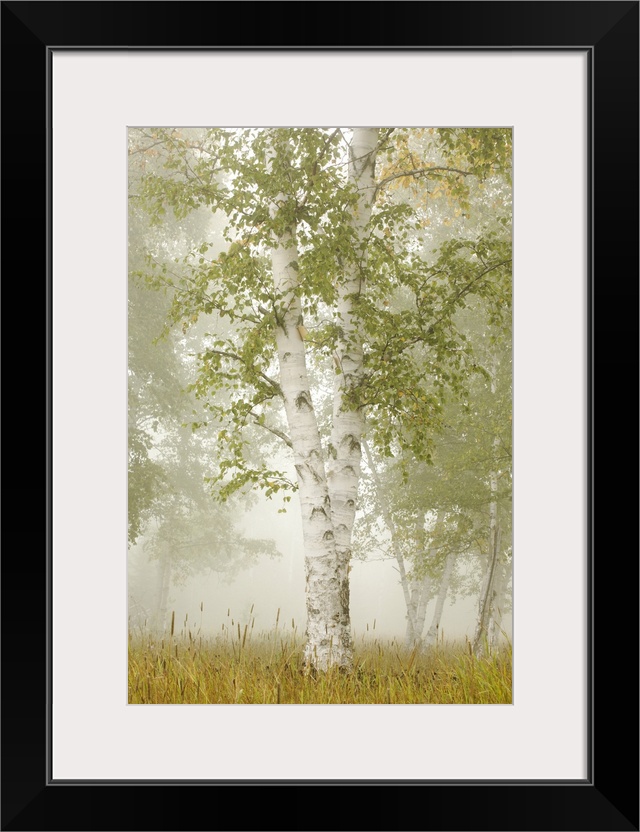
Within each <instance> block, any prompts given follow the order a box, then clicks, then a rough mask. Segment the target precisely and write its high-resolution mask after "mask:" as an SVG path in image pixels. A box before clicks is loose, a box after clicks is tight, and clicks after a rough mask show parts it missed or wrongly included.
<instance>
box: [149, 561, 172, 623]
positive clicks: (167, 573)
mask: <svg viewBox="0 0 640 832" xmlns="http://www.w3.org/2000/svg"><path fill="white" fill-rule="evenodd" d="M157 563H158V567H157V574H158V584H157V588H156V602H155V609H154V614H153V619H152V623H151V629H152V631H153V632H154V633H155V634H156V635H157V636H162V635H163V633H164V631H165V628H166V626H167V609H168V606H169V590H170V588H171V559H170V557H169V553H168V551H167V550H166V548H165V549H164V550H163V552H162V554H161V555H160V557H159V558H158V561H157Z"/></svg>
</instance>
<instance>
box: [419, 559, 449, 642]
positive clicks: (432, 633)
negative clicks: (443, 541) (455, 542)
mask: <svg viewBox="0 0 640 832" xmlns="http://www.w3.org/2000/svg"><path fill="white" fill-rule="evenodd" d="M455 560H456V556H455V555H454V554H453V552H449V554H448V555H447V560H446V561H445V565H444V571H443V573H442V578H441V580H440V587H439V588H438V597H437V599H436V606H435V609H434V611H433V618H432V619H431V624H430V626H429V629H428V631H427V635H426V636H425V639H424V645H425V647H431V646H432V645H434V644H435V643H436V641H437V640H438V632H439V629H440V619H441V618H442V610H443V609H444V602H445V601H446V598H447V593H448V592H449V584H450V583H451V575H452V574H453V567H454V564H455Z"/></svg>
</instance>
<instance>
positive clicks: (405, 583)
mask: <svg viewBox="0 0 640 832" xmlns="http://www.w3.org/2000/svg"><path fill="white" fill-rule="evenodd" d="M362 447H363V449H364V452H365V455H366V457H367V465H368V466H369V470H370V471H371V476H372V478H373V481H374V483H375V486H376V498H377V502H378V506H379V508H380V512H381V514H382V519H383V520H384V522H385V524H386V526H387V528H388V529H389V534H390V535H391V550H392V552H393V556H394V558H395V560H396V563H397V564H398V572H399V573H400V586H401V587H402V594H403V596H404V603H405V607H406V610H407V616H406V619H407V627H406V631H405V639H404V641H405V645H406V646H407V647H409V646H411V645H413V644H414V643H415V638H416V637H415V631H416V614H417V609H418V588H417V587H416V586H414V587H413V588H412V587H411V586H410V581H409V576H408V575H407V570H406V567H405V564H404V558H403V557H402V554H401V552H400V549H399V547H398V534H397V531H396V524H395V523H394V521H393V517H392V515H391V512H390V511H389V506H388V504H387V502H386V500H385V499H384V498H383V496H382V483H381V482H380V475H379V474H378V469H377V467H376V464H375V461H374V459H373V454H372V453H371V450H370V448H369V444H368V443H367V442H366V441H365V440H363V442H362Z"/></svg>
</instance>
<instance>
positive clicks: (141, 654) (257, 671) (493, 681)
mask: <svg viewBox="0 0 640 832" xmlns="http://www.w3.org/2000/svg"><path fill="white" fill-rule="evenodd" d="M291 624H292V626H291V629H290V631H289V632H288V633H287V632H286V631H283V630H281V629H280V630H278V629H275V630H272V631H269V632H263V633H254V632H253V628H250V626H249V625H248V624H245V625H243V626H241V625H240V624H239V623H237V625H236V623H235V622H234V626H233V628H223V634H222V635H220V636H219V637H215V638H211V637H210V638H205V637H203V636H200V635H196V636H194V635H193V634H192V633H191V631H190V630H188V629H187V630H186V633H185V631H184V630H183V631H182V632H181V633H180V634H179V635H169V634H167V636H166V637H165V638H164V639H162V640H159V641H158V640H154V639H152V638H151V637H150V636H149V635H145V634H144V633H140V634H138V635H137V636H134V635H133V634H131V635H130V637H129V703H130V704H142V705H148V704H154V705H155V704H162V705H167V704H176V705H182V704H187V705H189V704H192V705H195V704H200V705H223V704H246V705H276V704H281V705H304V704H324V705H326V704H329V705H330V704H340V705H346V704H354V705H366V704H374V705H375V704H392V705H393V704H395V705H399V704H414V705H425V704H427V705H428V704H445V705H449V704H451V705H453V704H460V705H464V704H467V705H468V704H475V705H480V704H486V705H494V704H502V705H504V704H511V702H512V661H511V658H512V655H511V647H510V645H505V646H504V647H503V648H501V649H499V650H498V651H496V652H494V653H493V655H490V656H486V657H483V658H476V657H475V656H474V655H473V654H472V652H471V650H470V646H469V644H468V643H466V644H465V643H450V644H449V643H444V642H443V641H442V640H441V641H440V642H439V643H438V644H437V645H436V646H434V647H432V648H430V649H429V650H427V651H425V652H424V653H421V652H418V651H417V650H413V651H409V650H407V649H405V648H403V647H402V646H401V645H400V644H398V642H397V641H396V640H395V639H393V640H387V641H385V640H383V639H378V638H373V637H371V634H368V637H365V636H362V637H361V638H360V639H357V640H356V642H355V644H354V656H355V661H354V670H353V672H352V673H344V672H343V671H340V670H339V669H332V670H329V671H328V672H326V673H319V674H312V673H307V672H305V670H304V667H303V658H302V648H303V639H302V638H301V637H300V636H299V635H298V632H297V627H296V625H295V622H293V621H292V622H291Z"/></svg>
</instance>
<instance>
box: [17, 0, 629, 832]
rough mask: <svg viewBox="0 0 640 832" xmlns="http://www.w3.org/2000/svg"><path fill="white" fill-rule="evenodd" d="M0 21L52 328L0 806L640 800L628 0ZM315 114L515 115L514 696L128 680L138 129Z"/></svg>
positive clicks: (418, 823)
mask: <svg viewBox="0 0 640 832" xmlns="http://www.w3.org/2000/svg"><path fill="white" fill-rule="evenodd" d="M338 12H339V14H338ZM2 24H3V27H2V31H3V34H2V45H3V50H4V70H5V81H4V83H3V111H4V118H5V125H9V127H8V128H5V130H6V133H7V134H8V135H10V132H9V131H11V133H13V132H14V130H15V131H17V132H18V134H19V136H20V144H19V145H17V143H16V149H15V151H14V148H13V145H12V143H10V141H9V139H5V154H4V166H3V173H4V190H5V212H4V224H5V229H4V230H5V241H8V242H5V247H4V260H5V263H4V266H5V269H4V274H5V289H6V288H7V284H8V285H9V286H10V287H11V288H13V286H14V285H21V286H24V285H26V286H28V285H29V284H28V283H25V282H24V280H17V278H18V277H19V276H20V275H25V276H26V275H28V277H27V280H28V281H33V276H34V274H38V275H42V278H43V284H44V289H43V290H42V291H41V293H40V294H41V300H42V303H43V307H42V308H43V313H44V316H43V318H42V319H41V322H40V325H39V329H42V328H43V324H44V330H45V331H46V332H45V334H46V338H45V345H44V347H45V348H44V352H43V354H44V355H46V385H45V391H44V392H45V400H46V411H45V412H46V443H45V446H44V447H42V448H40V449H39V453H40V454H41V456H40V459H44V460H45V461H46V476H45V479H44V482H45V486H46V523H45V529H44V536H43V537H42V538H41V540H42V546H27V547H24V550H25V551H24V553H20V550H21V549H22V548H23V547H22V546H20V547H16V548H17V550H18V551H17V553H16V555H15V556H14V554H13V553H12V552H11V551H8V548H9V547H5V557H4V558H3V578H4V580H3V605H4V622H3V623H4V627H3V650H2V654H3V670H4V689H3V702H4V708H3V754H4V757H3V762H4V766H3V789H2V792H3V796H2V828H3V829H7V830H14V829H15V830H20V829H25V830H26V829H42V830H48V829H66V830H73V829H85V830H86V829H132V828H133V829H197V828H210V827H213V828H225V829H229V828H231V829H246V830H252V829H278V830H283V829H323V828H324V829H326V828H333V829H341V828H344V829H388V830H396V829H403V828H418V829H440V830H444V829H452V830H453V829H457V830H460V829H465V830H484V829H491V830H501V829H505V830H506V829H510V830H514V829H522V830H525V829H537V830H588V829H593V830H627V829H628V830H637V829H638V828H639V825H638V824H639V820H638V744H637V737H638V732H637V694H638V691H637V675H638V674H637V658H638V643H637V632H638V627H637V623H638V622H637V600H638V599H637V586H638V582H637V578H638V573H637V556H636V552H637V546H633V547H632V552H631V553H629V539H628V527H629V523H628V521H626V522H625V520H626V518H627V517H628V516H629V515H631V516H632V517H635V516H636V514H635V512H636V510H637V506H636V505H635V501H634V505H633V506H630V505H627V503H628V502H630V501H629V494H630V491H629V489H628V486H627V485H626V484H625V483H626V482H627V479H626V478H625V477H624V476H623V474H624V473H625V466H626V465H628V462H627V461H626V460H627V457H628V455H629V454H628V450H627V448H628V437H629V434H630V431H634V430H636V429H637V412H636V411H635V410H634V409H632V408H630V407H629V404H630V402H629V397H628V396H626V395H625V393H626V389H628V375H627V367H628V365H629V362H630V361H631V358H630V356H632V355H633V356H637V343H635V342H636V341H637V339H634V344H630V343H628V341H629V333H631V332H633V333H636V332H637V321H636V318H637V308H638V307H637V302H638V251H637V229H638V200H637V196H638V193H637V183H638V3H637V2H608V3H599V2H575V3H564V2H557V3H556V2H553V3H548V2H531V3H527V2H507V3H485V2H476V3H467V2H463V3H440V2H423V3H394V4H391V3H384V2H381V3H376V4H370V5H369V6H364V5H363V4H356V3H343V4H340V6H337V7H335V6H334V7H332V6H331V5H330V4H321V3H316V4H315V5H311V4H306V5H304V6H303V5H302V4H298V5H297V6H295V5H292V4H284V3H269V4H261V3H244V4H239V3H216V4H210V3H195V2H193V3H191V2H190V3H173V2H163V3H152V2H149V3H127V4H124V3H102V2H96V3H92V2H79V3H73V4H71V3H65V2H53V3H46V4H45V3H27V2H3V3H2ZM319 125H323V126H328V125H345V127H344V130H345V134H346V131H349V130H350V129H351V128H358V129H359V128H361V127H362V126H364V127H370V126H372V125H382V126H383V127H384V126H387V127H395V128H398V127H400V126H403V127H406V126H416V127H418V128H423V127H425V128H429V127H435V128H447V129H448V128H451V129H452V130H454V131H455V130H458V131H460V132H462V131H464V130H478V131H488V130H494V129H500V130H503V131H507V132H508V134H509V136H510V137H511V138H512V144H513V165H512V173H513V237H512V240H513V268H512V272H510V273H511V274H512V279H513V471H514V490H513V528H512V532H511V530H510V531H509V534H510V535H511V534H512V539H513V632H512V634H511V633H510V638H511V641H512V643H513V687H512V691H511V697H510V699H509V700H506V701H505V700H500V701H499V702H497V701H496V702H495V703H494V704H480V703H481V702H484V701H487V700H482V699H477V700H476V699H472V700H471V702H472V703H473V704H467V705H461V706H460V707H455V706H454V705H453V704H445V703H444V702H442V701H441V702H438V703H429V704H426V703H424V704H423V703H416V702H414V701H413V700H410V699H403V700H392V699H391V697H390V698H389V699H388V701H386V702H384V703H381V702H379V701H376V702H371V703H366V704H365V703H364V702H362V701H360V700H357V701H353V702H349V704H324V703H321V702H316V703H314V704H307V706H306V707H304V706H302V707H300V706H299V705H298V704H292V703H291V702H290V701H289V702H287V704H280V705H279V706H275V703H273V704H272V700H270V699H268V698H266V695H265V699H264V700H262V701H261V700H257V699H255V700H251V703H252V704H253V707H243V705H242V702H241V699H240V696H239V693H238V690H237V688H236V689H235V690H236V699H235V700H234V701H233V702H232V703H231V704H211V703H209V704H207V702H208V700H205V701H204V702H202V701H201V700H199V699H194V700H187V699H179V698H174V699H169V700H157V699H156V700H152V699H144V696H148V695H149V691H147V693H144V691H139V692H138V693H139V694H140V697H141V698H137V699H136V698H135V697H132V691H131V687H129V690H128V689H127V661H128V646H129V637H130V629H129V628H128V615H130V613H131V606H130V600H128V598H127V519H128V517H127V514H128V509H127V485H128V484H127V468H126V457H127V418H126V415H127V395H128V391H127V381H126V380H127V361H128V359H127V334H128V329H129V334H130V326H131V322H130V320H128V311H127V279H126V277H127V273H128V268H127V260H128V249H129V247H130V245H131V236H129V237H128V232H127V203H128V177H129V174H130V168H129V155H128V149H130V146H129V148H128V141H129V140H130V139H131V137H132V136H133V135H134V134H133V133H132V131H135V130H140V128H142V132H143V133H144V135H143V136H142V139H141V135H142V133H138V134H136V135H135V136H134V138H135V139H136V141H142V145H136V147H137V149H140V147H142V149H143V150H144V151H145V152H147V151H148V150H149V149H150V148H151V149H153V147H154V146H155V145H154V143H155V142H156V141H157V142H160V141H161V140H162V138H163V136H164V137H165V138H166V135H165V133H162V135H161V134H160V132H156V133H154V132H153V131H154V129H157V130H158V131H162V130H165V131H166V130H181V129H184V128H187V129H191V128H219V127H223V128H224V127H226V128H228V127H238V128H243V127H244V128H255V127H261V126H269V127H270V126H278V127H284V128H287V129H288V128H291V132H290V134H287V136H288V140H289V141H291V142H294V141H298V139H299V137H300V135H301V134H298V133H295V131H294V130H293V128H317V127H318V126H319ZM146 128H149V129H148V130H147V129H146ZM310 132H312V131H310ZM356 132H357V131H356ZM363 132H366V131H363ZM444 134H445V135H448V133H447V132H446V130H445V131H444ZM332 135H333V134H331V133H330V132H328V133H327V134H326V136H327V137H326V138H323V139H322V140H323V141H326V142H328V141H330V140H331V139H330V137H331V136H332ZM349 135H351V134H349ZM483 135H484V134H483ZM323 136H324V134H323ZM254 138H255V137H254ZM280 138H282V137H280ZM307 138H308V137H307V134H305V138H304V141H307ZM418 138H419V139H420V140H422V138H423V137H422V134H420V136H418ZM414 139H415V136H414ZM252 140H253V139H252ZM276 140H279V139H278V138H277V137H276ZM316 140H317V136H315V137H314V138H313V141H316ZM416 140H417V139H416ZM424 140H425V141H428V138H424ZM301 141H302V139H301ZM23 145H24V146H25V149H24V150H23ZM226 146H227V145H225V147H226ZM18 147H19V149H18ZM255 147H257V145H254V146H253V148H254V150H255ZM474 147H476V146H474ZM25 151H26V152H25ZM201 151H202V148H200V149H199V150H198V152H201ZM202 152H204V151H202ZM252 152H253V150H252ZM336 152H338V151H336ZM476 152H477V154H479V151H477V147H476ZM241 153H246V149H245V148H244V147H243V149H242V150H241ZM391 155H392V154H391ZM151 158H152V157H151V156H149V157H148V159H147V160H146V161H148V160H149V159H151ZM245 158H246V157H245ZM265 158H266V159H267V162H265V164H267V165H268V158H269V154H268V153H267V156H266V157H265ZM273 158H277V154H276V155H275V156H274V157H273ZM450 167H451V168H453V164H451V165H450ZM269 170H270V175H271V174H272V170H271V169H269ZM406 174H407V171H402V175H406ZM396 175H397V178H400V174H396V173H394V172H392V171H391V172H390V171H387V179H389V178H393V177H396ZM314 181H315V182H316V183H317V185H318V189H320V187H321V182H320V179H319V178H316V179H315V180H314ZM359 208H361V206H359ZM357 213H358V212H357V211H356V214H357ZM272 220H273V216H272ZM274 227H275V226H274ZM36 228H37V229H38V231H37V234H38V235H39V239H40V240H42V243H43V245H42V246H40V247H34V252H33V253H32V252H31V247H29V248H28V249H27V250H25V247H24V245H19V246H18V245H15V244H14V241H17V240H19V239H21V236H20V235H22V236H24V235H25V231H26V233H27V239H29V238H28V235H29V234H33V233H34V230H35V229H36ZM381 229H382V227H381ZM380 234H381V237H384V229H382V230H381V231H380ZM285 248H286V246H283V249H285ZM25 255H27V256H26V257H25ZM34 256H35V263H34V262H33V259H34ZM25 261H27V262H28V263H29V265H28V269H27V270H25ZM25 271H26V274H25ZM12 275H13V276H14V277H15V280H14V279H12V277H11V276H12ZM39 285H41V284H39ZM22 303H24V300H22ZM14 306H15V309H16V310H17V309H20V308H21V303H20V302H19V301H16V303H15V305H14V304H12V307H11V308H14ZM259 308H260V310H261V311H260V314H263V311H264V310H263V309H262V307H259ZM278 308H279V307H276V306H274V309H276V312H277V309H278ZM183 311H184V310H183ZM264 314H265V315H266V312H265V313H264ZM632 316H633V317H632ZM394 320H395V319H394ZM398 320H403V321H405V322H406V320H407V318H406V317H405V318H398ZM296 329H297V331H298V333H299V334H298V338H299V340H301V341H304V340H305V339H306V338H307V336H308V334H309V333H308V331H307V330H305V328H304V326H299V327H296ZM341 337H342V336H341ZM12 354H13V351H12ZM334 355H335V351H334ZM340 355H341V354H339V357H340ZM329 358H331V355H329ZM27 366H28V363H25V362H24V361H15V362H12V363H11V367H10V369H9V370H8V372H9V379H10V380H9V384H11V383H12V382H13V389H24V387H25V379H24V373H25V369H26V367H27ZM18 367H20V372H21V379H20V380H19V379H18V378H17V373H16V371H17V370H18ZM631 369H632V370H636V371H637V366H636V365H635V362H634V365H633V366H632V367H631ZM619 378H622V379H627V381H626V382H622V381H618V379H619ZM636 378H637V373H636ZM598 382H599V383H598ZM32 386H33V385H30V387H32ZM614 391H615V394H614ZM596 394H597V395H596ZM635 400H636V397H634V401H635ZM260 413H262V411H260ZM630 413H631V414H632V417H633V418H632V419H631V420H630V419H629V414H630ZM259 415H260V414H258V415H256V419H257V418H258V416H259ZM607 417H608V418H607ZM612 420H615V421H612ZM629 421H631V424H628V422H629ZM274 430H280V429H279V428H277V429H276V428H274ZM596 430H597V431H598V435H599V436H600V438H601V442H600V445H599V449H600V453H597V452H596V450H595V437H596ZM280 432H281V431H280ZM34 433H35V434H38V433H40V434H42V430H41V429H40V430H38V431H34ZM605 437H606V443H607V444H606V445H605V444H604V441H605ZM614 437H619V441H618V442H617V443H614V442H612V439H613V438H614ZM221 441H222V440H221ZM16 468H17V474H16V476H17V480H18V482H17V484H15V485H14V480H13V478H14V470H13V469H14V466H13V465H12V466H11V480H10V483H11V488H10V492H11V493H18V494H21V495H23V494H28V495H31V494H32V493H33V488H34V477H33V474H32V472H31V470H30V466H26V465H23V464H22V463H20V465H19V466H16ZM489 480H491V477H489ZM129 486H130V484H129ZM492 493H493V492H492ZM614 494H615V503H614ZM596 497H597V499H596ZM22 508H23V509H24V501H23V505H22ZM130 511H131V510H130V508H129V520H130V519H131V513H130ZM17 516H21V515H17ZM22 516H24V514H22ZM27 516H28V515H27ZM434 522H435V521H434ZM38 542H39V541H38ZM14 546H15V544H14ZM497 548H498V547H497V544H496V550H497ZM34 578H35V580H34ZM17 587H20V591H17V590H16V588H17ZM170 626H171V635H172V636H173V629H174V622H173V621H171V625H170ZM233 626H234V627H235V626H236V622H234V624H233ZM239 632H240V631H239ZM241 636H242V634H241V633H240V635H239V636H238V639H239V642H242V645H243V646H244V641H243V640H242V638H241ZM245 637H246V632H245ZM316 656H317V653H316ZM145 661H146V659H145ZM159 661H161V657H160V658H159ZM314 672H315V670H314ZM320 672H322V668H320ZM156 675H157V674H156ZM163 678H164V677H163ZM181 684H182V683H181ZM180 690H181V691H182V688H180ZM274 695H277V696H278V699H277V700H276V701H277V702H278V703H280V698H279V697H280V690H279V689H278V690H277V693H276V694H274ZM150 701H155V702H158V703H159V704H156V705H155V706H151V705H149V706H146V705H145V706H139V705H138V704H133V703H134V702H138V703H141V704H142V703H145V702H150ZM196 701H197V702H200V704H201V707H195V706H193V705H192V704H180V703H181V702H193V703H195V702H196ZM621 746H623V747H625V748H626V749H627V751H628V750H629V746H631V749H630V751H631V753H630V754H626V755H624V754H621V752H620V747H621ZM198 787H200V788H198ZM344 789H347V790H348V799H347V800H346V801H345V800H344V797H345V796H346V795H345V794H344V792H342V793H341V792H339V791H338V790H344ZM371 789H374V790H376V789H384V790H385V791H383V792H379V791H373V792H371V791H368V790H371ZM398 789H400V790H401V793H398V792H397V791H396V792H394V790H398ZM157 790H159V791H157ZM210 790H213V791H210ZM242 790H250V791H251V798H253V799H246V798H247V797H249V795H248V794H246V793H243V791H242ZM337 807H340V808H337ZM201 818H202V820H201ZM416 819H417V820H416Z"/></svg>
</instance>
